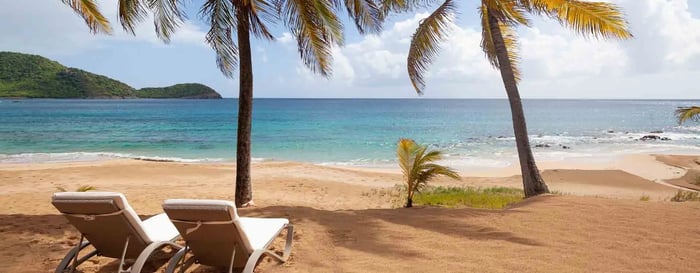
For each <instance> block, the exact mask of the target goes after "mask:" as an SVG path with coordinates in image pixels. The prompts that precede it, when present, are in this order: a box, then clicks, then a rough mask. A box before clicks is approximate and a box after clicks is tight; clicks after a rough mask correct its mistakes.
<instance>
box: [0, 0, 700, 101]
mask: <svg viewBox="0 0 700 273" xmlns="http://www.w3.org/2000/svg"><path fill="white" fill-rule="evenodd" d="M99 2H100V4H101V8H102V10H103V12H104V13H105V14H107V15H108V16H109V18H112V23H113V26H114V28H115V29H117V31H116V33H115V34H114V35H113V36H105V35H97V36H95V35H91V34H89V32H88V30H87V27H85V26H84V23H83V22H82V20H81V19H80V18H79V17H78V16H76V15H75V14H73V13H72V11H71V10H70V9H69V8H68V7H66V6H64V5H63V4H61V1H59V0H43V1H40V0H27V1H14V0H0V4H1V5H2V7H3V9H2V10H0V18H2V24H0V37H3V39H2V40H0V51H17V52H24V53H32V54H39V55H43V56H45V57H48V58H51V59H54V60H56V61H59V62H61V63H63V64H65V65H67V66H72V67H77V68H81V69H84V70H88V71H91V72H94V73H99V74H104V75H107V76H109V77H112V78H115V79H118V80H121V81H123V82H126V83H128V84H130V85H132V86H134V87H137V88H141V87H150V86H165V85H171V84H175V83H181V82H199V83H204V84H207V85H209V86H211V87H213V88H215V89H216V90H217V91H219V92H220V93H222V94H223V95H224V96H225V97H236V96H237V93H238V88H237V84H238V81H237V79H236V78H234V79H228V78H225V77H224V76H223V75H222V74H221V73H220V72H219V71H218V69H217V68H216V64H215V58H214V54H213V51H212V50H211V49H210V48H209V47H208V46H207V45H206V43H205V42H204V34H205V33H206V31H207V29H208V25H207V24H206V23H205V22H202V21H201V20H199V15H198V10H199V7H200V6H201V1H185V2H186V6H185V7H186V9H187V11H188V15H189V20H188V21H187V22H186V24H185V25H183V27H182V28H181V29H180V30H179V31H178V32H177V33H176V35H175V37H174V39H173V41H172V43H170V44H168V45H165V44H163V43H161V42H160V41H159V40H158V39H157V38H156V37H155V34H154V31H153V25H152V22H151V21H144V22H143V23H142V24H141V25H140V26H139V28H138V29H137V35H136V36H131V35H127V34H125V33H124V32H122V31H121V29H120V26H119V25H118V21H117V20H116V6H117V4H116V1H115V0H109V1H107V0H105V1H99ZM612 2H614V3H616V4H618V5H620V6H621V7H622V8H623V9H624V11H625V13H626V14H627V16H628V19H629V21H630V23H631V26H632V29H633V32H634V34H635V36H636V39H634V40H632V41H588V40H585V39H583V38H581V37H577V36H576V35H573V34H571V33H570V32H569V31H568V30H566V29H564V28H561V27H560V26H559V25H558V24H557V23H556V22H552V21H551V20H535V21H534V23H535V24H534V27H533V28H522V29H520V30H519V34H520V36H521V42H522V46H521V54H522V56H523V60H522V63H523V64H522V67H523V72H524V80H523V81H522V83H521V94H522V96H523V97H525V98H666V99H681V98H683V99H698V98H700V96H698V94H699V93H700V92H699V91H700V88H698V87H697V85H696V83H695V82H696V79H700V3H698V1H689V0H614V1H612ZM476 3H477V1H459V2H458V4H459V5H460V13H459V15H458V17H457V20H456V21H455V22H456V25H455V26H454V27H453V31H452V36H451V38H450V40H449V41H447V42H446V43H444V44H443V47H442V49H443V50H442V54H441V55H440V57H439V58H438V59H437V60H436V62H435V64H434V65H433V67H432V69H431V71H430V73H428V75H427V89H426V93H425V96H424V97H426V98H503V97H505V92H504V91H503V86H502V83H501V81H500V78H499V76H498V73H497V72H496V71H495V70H493V69H492V68H490V67H489V65H488V63H487V62H486V61H485V59H484V57H483V53H481V51H480V49H479V40H480V33H479V26H478V23H479V21H478V17H477V14H476ZM426 15H427V13H425V11H420V10H419V11H416V12H414V13H411V14H403V15H400V16H394V17H392V18H391V20H389V21H388V22H386V24H385V27H384V31H383V32H382V33H381V34H379V35H370V36H360V35H359V34H358V33H357V32H356V31H355V30H354V25H353V24H352V23H351V22H349V21H346V22H345V25H346V32H345V33H346V43H345V46H344V47H343V48H336V49H334V51H333V53H334V54H333V56H334V61H335V62H334V76H333V78H331V79H325V78H322V77H319V76H316V75H313V74H311V73H310V72H308V70H306V69H305V68H304V67H303V65H302V64H301V62H300V61H299V57H298V53H297V51H296V44H295V41H293V40H292V39H290V38H291V37H290V36H289V34H288V33H285V29H284V27H283V26H276V27H273V29H274V32H275V35H277V37H278V40H277V41H275V42H266V41H254V42H253V65H254V75H255V97H258V98H262V97H295V98H304V97H312V98H337V97H343V98H415V97H417V95H416V94H415V92H414V91H413V90H412V88H411V86H410V83H409V81H408V78H407V76H406V69H405V58H406V52H407V51H408V41H409V38H410V35H411V34H412V33H413V30H414V29H415V26H416V25H417V24H418V21H419V20H420V19H422V18H423V17H425V16H426Z"/></svg>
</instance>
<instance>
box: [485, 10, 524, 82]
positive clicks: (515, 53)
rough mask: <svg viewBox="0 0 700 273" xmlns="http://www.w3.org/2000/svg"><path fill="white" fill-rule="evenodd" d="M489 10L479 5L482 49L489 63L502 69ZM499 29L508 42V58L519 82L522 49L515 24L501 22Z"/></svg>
mask: <svg viewBox="0 0 700 273" xmlns="http://www.w3.org/2000/svg"><path fill="white" fill-rule="evenodd" d="M489 12H490V10H489V9H488V7H487V6H486V5H482V6H481V7H479V13H480V14H481V49H482V50H483V51H484V54H486V58H487V59H488V60H489V63H491V65H492V66H494V67H495V68H498V69H500V67H501V66H500V64H499V63H498V57H497V56H496V44H495V42H494V40H493V33H491V24H490V23H489ZM499 29H500V30H501V36H503V41H504V42H505V44H506V51H507V52H508V59H509V60H510V66H511V69H513V75H514V76H515V81H516V82H519V81H520V78H521V74H520V54H519V52H520V50H519V48H518V37H517V34H516V32H515V29H514V26H513V25H511V24H505V23H501V24H499Z"/></svg>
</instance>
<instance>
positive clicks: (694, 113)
mask: <svg viewBox="0 0 700 273" xmlns="http://www.w3.org/2000/svg"><path fill="white" fill-rule="evenodd" d="M676 116H677V117H678V124H683V123H684V122H686V121H688V120H692V121H695V122H698V121H700V107H698V106H690V107H678V109H676Z"/></svg>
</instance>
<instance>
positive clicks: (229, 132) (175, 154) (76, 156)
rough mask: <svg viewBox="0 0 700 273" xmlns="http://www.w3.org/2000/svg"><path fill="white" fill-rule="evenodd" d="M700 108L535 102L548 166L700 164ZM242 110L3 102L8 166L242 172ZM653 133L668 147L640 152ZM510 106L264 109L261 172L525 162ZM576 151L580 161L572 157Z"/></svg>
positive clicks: (257, 126)
mask: <svg viewBox="0 0 700 273" xmlns="http://www.w3.org/2000/svg"><path fill="white" fill-rule="evenodd" d="M698 104H700V102H699V101H657V100H525V101H524V106H525V112H526V117H527V121H528V127H529V131H530V135H531V137H532V138H531V141H532V144H533V146H534V145H537V144H540V145H545V146H546V145H548V146H549V147H548V148H547V147H541V148H535V154H536V157H537V159H538V160H559V159H566V158H579V159H584V160H585V159H586V158H595V157H598V156H614V155H622V154H629V153H695V154H698V153H700V126H698V124H695V123H692V122H690V123H688V124H687V125H685V126H678V124H677V123H676V121H675V118H674V116H673V111H674V110H675V109H676V107H678V106H687V105H698ZM236 108H237V101H236V100H235V99H223V100H0V163H32V162H60V161H81V160H100V159H110V158H152V159H169V160H176V161H186V162H208V161H235V156H236V155H235V138H236V111H237V110H236ZM653 131H662V132H663V133H658V132H657V133H655V135H659V136H661V137H668V138H670V139H671V140H668V141H660V140H656V141H640V140H638V139H639V138H640V137H642V136H644V135H648V134H650V132H653ZM512 135H513V134H512V127H511V120H510V110H509V108H508V102H507V101H506V100H476V99H474V100H472V99H464V100H432V99H405V100H404V99H257V100H256V101H255V103H254V114H253V157H254V158H255V160H295V161H304V162H312V163H318V164H334V165H336V164H337V165H359V166H384V165H388V164H393V163H394V149H395V143H396V141H397V140H398V139H399V138H401V137H408V138H413V139H415V140H417V141H419V142H421V143H425V144H431V145H433V146H434V147H438V148H440V149H443V150H445V151H446V152H447V154H448V158H447V161H449V162H451V163H452V164H453V165H461V166H472V167H481V166H485V167H500V166H507V165H508V164H510V163H512V162H514V161H515V159H516V151H515V143H514V138H513V137H512ZM562 146H568V147H570V148H571V149H564V148H562Z"/></svg>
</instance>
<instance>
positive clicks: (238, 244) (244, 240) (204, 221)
mask: <svg viewBox="0 0 700 273" xmlns="http://www.w3.org/2000/svg"><path fill="white" fill-rule="evenodd" d="M163 208H164V210H165V212H166V214H168V217H169V218H170V221H171V222H173V224H175V226H176V227H177V228H178V231H179V232H180V235H182V238H183V239H184V240H185V247H184V248H182V249H180V250H179V251H178V252H177V253H175V255H174V256H173V257H172V259H171V260H170V264H168V267H167V269H166V271H165V272H166V273H175V272H179V273H184V272H185V271H186V270H187V269H188V268H189V267H190V266H192V265H193V264H195V263H197V264H200V260H201V261H203V262H202V263H201V264H203V265H210V266H217V267H220V268H226V272H229V273H232V272H233V270H234V266H236V267H235V268H240V267H241V266H243V271H242V272H243V273H252V272H253V269H254V268H255V266H256V265H257V264H258V261H259V260H260V258H261V257H262V256H269V257H271V258H273V259H275V260H277V261H278V262H280V263H285V262H287V260H288V259H289V256H290V254H291V251H292V241H293V239H294V226H293V225H291V224H290V223H289V222H288V220H287V219H283V220H284V223H281V225H279V226H275V227H274V229H271V230H268V231H267V233H265V235H264V236H265V237H264V239H265V243H261V242H260V241H259V240H258V241H257V243H256V244H255V245H252V244H251V243H250V241H249V240H250V238H251V237H250V236H251V235H252V234H249V233H246V232H243V226H241V225H242V223H241V221H242V220H243V219H249V220H255V219H260V220H262V219H270V220H282V219H279V218H246V217H243V218H240V217H238V213H237V212H236V207H235V206H234V204H233V203H232V202H228V201H222V200H193V199H172V200H166V201H165V204H164V205H163ZM178 210H192V211H198V210H201V211H202V213H203V216H202V217H204V218H200V219H197V217H187V216H184V215H179V214H178ZM203 211H216V213H225V214H227V215H228V217H230V218H223V217H215V216H213V215H212V214H207V213H204V212H203ZM205 215H206V216H205ZM265 221H267V220H265ZM247 223H251V222H247ZM278 223H279V222H278ZM216 225H231V227H232V230H231V232H234V234H236V235H233V236H234V237H237V238H238V239H234V241H231V242H229V245H228V247H226V249H229V247H230V249H231V250H230V251H231V253H230V255H228V254H229V253H223V252H221V251H228V250H218V251H217V250H216V249H212V248H213V247H215V246H216V244H214V245H209V246H204V245H200V241H199V240H200V239H201V238H202V237H201V236H202V234H201V233H200V235H195V234H194V232H195V231H197V230H198V229H200V228H204V227H207V226H209V228H216V227H214V226H216ZM216 229H218V230H220V231H221V229H220V228H216ZM224 230H226V228H224ZM283 230H286V231H287V235H286V242H285V246H284V251H283V252H282V255H278V254H277V253H275V252H273V251H272V250H270V249H269V247H270V245H271V244H272V242H273V241H274V240H275V238H277V237H278V236H279V235H280V233H281V232H282V231H283ZM200 232H202V231H200ZM205 234H206V233H205ZM192 235H195V237H199V238H200V239H195V237H190V236H192ZM268 236H269V237H268ZM258 239H260V238H259V237H258ZM190 240H192V241H190ZM195 240H196V241H195ZM196 245H199V246H198V247H195V248H194V250H197V249H199V250H198V251H203V249H206V248H203V247H208V250H207V251H208V252H218V254H217V256H218V258H216V259H215V260H217V261H213V260H210V259H208V257H205V256H202V257H197V256H196V255H197V254H195V253H197V252H198V251H192V247H194V246H196ZM207 251H205V252H207ZM237 251H238V252H240V251H244V254H243V253H238V254H239V255H237ZM188 253H191V254H193V255H189V256H188V255H187V254H188ZM241 254H242V255H241ZM199 255H203V254H202V253H199ZM236 256H238V257H236ZM228 257H230V258H228ZM205 258H207V259H205ZM205 260H207V261H205ZM212 262H213V263H212ZM178 269H179V270H178ZM176 270H178V271H176Z"/></svg>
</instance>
